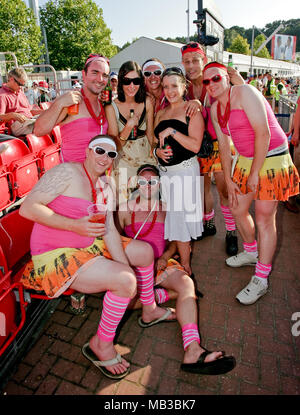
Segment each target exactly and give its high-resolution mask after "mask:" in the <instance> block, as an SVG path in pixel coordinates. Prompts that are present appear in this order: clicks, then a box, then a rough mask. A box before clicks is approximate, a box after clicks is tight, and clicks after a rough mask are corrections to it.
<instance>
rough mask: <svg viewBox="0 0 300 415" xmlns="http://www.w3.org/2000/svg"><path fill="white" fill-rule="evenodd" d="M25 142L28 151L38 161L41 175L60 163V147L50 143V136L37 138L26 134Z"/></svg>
mask: <svg viewBox="0 0 300 415" xmlns="http://www.w3.org/2000/svg"><path fill="white" fill-rule="evenodd" d="M26 140H27V143H28V147H29V149H30V151H31V152H32V153H35V154H36V157H37V158H38V160H39V163H38V164H39V168H40V171H41V175H43V174H44V173H45V171H47V170H49V169H51V168H52V167H54V166H56V165H57V164H59V163H60V156H59V154H60V146H59V145H58V144H56V143H53V142H52V140H51V137H50V135H43V136H41V137H38V136H36V135H34V134H27V135H26Z"/></svg>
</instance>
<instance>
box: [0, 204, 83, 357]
mask: <svg viewBox="0 0 300 415" xmlns="http://www.w3.org/2000/svg"><path fill="white" fill-rule="evenodd" d="M0 225H1V226H0V324H1V321H2V323H3V321H4V322H5V328H3V327H2V332H1V330H0V356H1V354H3V353H4V351H5V350H6V349H7V347H8V346H9V345H10V344H11V343H12V341H13V340H14V338H15V337H16V335H17V334H18V333H19V332H20V330H21V329H22V327H23V325H24V323H25V320H26V307H27V306H28V302H26V301H25V300H24V292H25V291H26V293H28V294H29V296H30V297H31V298H38V299H42V300H50V298H49V297H47V296H46V295H45V294H44V295H43V294H38V293H36V292H35V291H33V290H25V289H24V287H23V285H22V283H21V282H20V278H21V276H22V273H23V271H24V268H25V266H26V264H27V262H28V260H29V259H30V235H31V231H32V227H33V222H32V221H30V220H28V219H26V218H23V217H22V216H20V214H19V210H18V209H17V210H14V211H11V212H8V213H7V214H6V215H4V216H3V217H1V218H0ZM14 290H18V292H19V299H20V313H21V318H20V319H19V323H18V324H16V323H15V314H16V303H15V296H14V294H13V291H14ZM74 292H75V291H74V290H72V289H71V288H70V289H68V290H66V291H65V292H64V295H71V294H73V293H74ZM1 313H2V314H1ZM0 329H1V328H0ZM4 332H5V333H4Z"/></svg>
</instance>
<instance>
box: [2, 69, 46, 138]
mask: <svg viewBox="0 0 300 415" xmlns="http://www.w3.org/2000/svg"><path fill="white" fill-rule="evenodd" d="M26 82H27V75H26V72H25V70H24V69H23V68H15V69H12V70H11V71H10V72H9V73H8V82H7V83H6V84H3V86H2V88H0V123H1V122H3V123H5V125H6V127H8V128H10V129H11V132H12V134H13V135H14V136H16V137H19V136H21V135H26V134H30V133H32V130H33V128H34V123H35V121H36V119H35V118H34V117H35V116H37V115H39V114H40V113H41V112H42V110H41V109H40V108H38V107H37V106H36V105H30V103H29V101H28V99H27V97H26V95H25V94H24V91H23V87H25V85H26Z"/></svg>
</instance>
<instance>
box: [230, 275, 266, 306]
mask: <svg viewBox="0 0 300 415" xmlns="http://www.w3.org/2000/svg"><path fill="white" fill-rule="evenodd" d="M267 291H268V285H266V284H264V283H263V282H262V281H260V279H259V278H257V277H256V276H255V275H253V277H252V278H251V281H250V282H249V284H248V285H247V286H246V287H245V288H244V289H243V290H242V291H240V292H239V293H238V295H237V296H236V297H235V298H236V299H237V300H238V301H239V302H240V303H242V304H245V305H250V304H254V303H255V302H256V301H257V300H258V299H259V298H260V297H262V296H263V295H265V294H266V292H267Z"/></svg>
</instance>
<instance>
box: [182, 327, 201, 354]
mask: <svg viewBox="0 0 300 415" xmlns="http://www.w3.org/2000/svg"><path fill="white" fill-rule="evenodd" d="M181 331H182V338H183V348H184V351H185V350H186V349H187V348H188V347H189V345H190V344H191V343H192V342H194V341H196V342H197V343H199V344H200V336H199V330H198V326H197V324H195V323H189V324H185V325H184V326H183V327H182V329H181Z"/></svg>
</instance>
